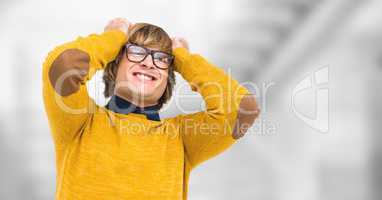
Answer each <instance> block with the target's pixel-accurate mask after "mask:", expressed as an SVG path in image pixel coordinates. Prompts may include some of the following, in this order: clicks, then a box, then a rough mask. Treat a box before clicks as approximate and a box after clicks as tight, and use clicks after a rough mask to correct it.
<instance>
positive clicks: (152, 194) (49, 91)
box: [43, 18, 259, 200]
mask: <svg viewBox="0 0 382 200" xmlns="http://www.w3.org/2000/svg"><path fill="white" fill-rule="evenodd" d="M100 69H104V81H105V85H106V87H105V91H104V94H105V95H106V96H107V97H108V96H110V97H111V98H110V101H109V102H108V104H107V105H106V106H105V107H100V106H98V105H96V104H95V103H94V101H93V100H92V99H90V98H89V96H88V94H87V90H86V85H85V82H86V81H87V80H89V79H90V77H91V76H92V75H93V74H94V72H95V71H96V70H100ZM174 71H177V72H178V73H180V74H181V75H182V76H183V77H184V79H185V80H187V81H188V82H189V84H190V85H191V88H192V90H193V91H197V92H199V93H200V94H201V95H202V96H203V98H204V101H205V103H206V110H205V111H203V112H197V113H192V114H181V115H179V116H176V117H174V118H168V119H160V117H159V115H158V111H159V109H160V108H161V107H162V106H163V104H164V103H165V102H166V101H167V100H168V99H169V98H170V97H171V94H172V90H173V85H174V84H175V79H174ZM43 95H44V103H45V109H46V112H47V115H48V119H49V124H50V128H51V132H52V136H53V140H54V144H55V151H56V166H57V168H56V170H57V187H56V199H65V200H66V199H68V200H75V199H91V200H94V199H102V200H108V199H110V200H116V199H187V190H188V179H189V175H190V172H191V170H192V169H193V168H194V167H195V166H197V165H198V164H200V163H201V162H203V161H205V160H207V159H209V158H211V157H213V156H215V155H217V154H219V153H220V152H222V151H224V150H225V149H227V148H228V147H229V146H231V145H232V144H234V143H235V141H236V139H238V138H239V137H241V136H243V135H244V133H245V132H246V130H247V128H248V125H251V124H252V123H253V121H254V119H255V118H256V117H257V116H258V113H259V112H258V108H257V106H256V101H255V98H254V96H253V95H251V94H249V92H248V90H247V89H245V88H244V87H243V86H241V85H239V84H238V83H237V81H235V80H233V79H231V78H230V77H229V76H227V75H226V74H225V73H224V71H223V70H221V69H219V68H217V67H215V66H213V65H212V64H210V63H208V62H207V61H206V60H205V59H204V58H203V57H201V56H200V55H197V54H191V53H190V52H189V50H188V45H187V42H186V41H185V40H183V39H178V38H174V39H171V38H170V37H169V36H168V35H167V33H166V32H165V31H163V29H161V28H159V27H157V26H154V25H150V24H143V23H139V24H131V23H130V22H128V21H127V20H125V19H121V18H117V19H114V20H112V21H110V22H109V24H108V25H107V26H106V27H105V31H104V32H103V33H102V34H91V35H89V36H88V37H84V38H82V37H79V38H77V39H76V40H74V41H72V42H69V43H65V44H63V45H60V46H58V47H57V48H55V49H54V50H53V51H51V52H50V53H49V54H48V56H47V58H46V60H45V62H44V64H43Z"/></svg>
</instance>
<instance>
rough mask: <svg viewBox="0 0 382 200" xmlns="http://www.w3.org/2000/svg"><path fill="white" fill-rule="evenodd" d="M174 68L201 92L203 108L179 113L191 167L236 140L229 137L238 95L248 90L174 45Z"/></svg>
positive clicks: (192, 87) (234, 119) (186, 152)
mask: <svg viewBox="0 0 382 200" xmlns="http://www.w3.org/2000/svg"><path fill="white" fill-rule="evenodd" d="M174 54H175V70H176V71H178V72H179V73H180V74H181V75H182V77H183V78H184V79H185V80H186V81H187V82H188V83H189V84H190V86H191V89H192V90H193V91H196V92H198V93H200V94H201V95H202V97H203V99H204V102H205V105H206V106H205V107H206V109H205V110H204V111H202V112H197V113H192V114H183V115H180V116H179V120H180V121H179V123H180V124H181V135H182V138H183V143H184V146H185V154H186V157H187V159H188V160H189V162H190V163H191V166H192V168H193V167H195V166H196V165H198V164H200V163H202V162H203V161H206V160H208V159H209V158H212V157H214V156H216V155H218V154H219V153H221V152H223V151H224V150H226V149H227V148H229V147H230V146H231V145H232V144H234V143H235V141H236V140H235V139H234V138H233V137H232V132H233V130H234V126H235V122H236V118H237V115H238V111H239V104H240V101H241V99H242V98H243V97H244V96H245V95H247V94H249V91H248V90H247V89H246V88H245V87H244V86H242V85H240V84H239V83H238V82H237V81H236V80H234V79H232V77H230V76H229V75H228V74H226V73H225V72H224V71H223V70H222V69H221V68H218V67H216V66H214V65H213V64H211V63H209V62H208V61H207V60H206V59H205V58H203V57H202V56H200V55H198V54H191V53H189V52H188V50H186V49H185V48H177V49H175V50H174Z"/></svg>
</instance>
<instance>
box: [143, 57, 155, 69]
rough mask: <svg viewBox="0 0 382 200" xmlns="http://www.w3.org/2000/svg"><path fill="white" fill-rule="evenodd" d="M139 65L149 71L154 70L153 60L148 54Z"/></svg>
mask: <svg viewBox="0 0 382 200" xmlns="http://www.w3.org/2000/svg"><path fill="white" fill-rule="evenodd" d="M141 64H142V65H143V66H145V67H148V68H149V69H151V68H155V66H154V63H153V58H152V56H151V55H150V54H149V55H147V56H146V58H145V59H144V60H143V61H142V62H141Z"/></svg>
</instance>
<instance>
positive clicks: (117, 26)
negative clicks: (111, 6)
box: [104, 18, 134, 35]
mask: <svg viewBox="0 0 382 200" xmlns="http://www.w3.org/2000/svg"><path fill="white" fill-rule="evenodd" d="M133 25H134V24H133V23H131V22H129V21H128V20H127V19H125V18H115V19H112V20H111V21H109V23H108V24H107V25H106V26H105V29H104V31H111V30H120V31H122V32H124V33H125V34H126V35H127V34H128V33H129V29H130V28H131V27H132V26H133Z"/></svg>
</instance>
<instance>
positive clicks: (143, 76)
mask: <svg viewBox="0 0 382 200" xmlns="http://www.w3.org/2000/svg"><path fill="white" fill-rule="evenodd" d="M137 77H138V78H140V79H141V80H147V81H151V80H153V78H152V77H150V76H146V75H144V74H141V73H138V74H137Z"/></svg>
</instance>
